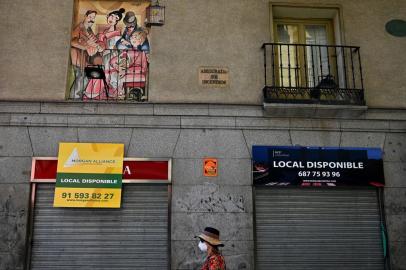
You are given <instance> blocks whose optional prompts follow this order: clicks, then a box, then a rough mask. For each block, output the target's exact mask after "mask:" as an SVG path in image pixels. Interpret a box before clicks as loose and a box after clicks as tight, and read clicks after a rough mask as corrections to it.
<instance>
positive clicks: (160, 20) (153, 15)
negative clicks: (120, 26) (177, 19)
mask: <svg viewBox="0 0 406 270" xmlns="http://www.w3.org/2000/svg"><path fill="white" fill-rule="evenodd" d="M145 24H146V25H147V26H151V25H164V24H165V7H164V6H160V5H159V1H156V3H155V4H153V5H150V6H149V7H147V18H146V22H145Z"/></svg>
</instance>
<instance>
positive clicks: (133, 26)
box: [116, 11, 138, 50]
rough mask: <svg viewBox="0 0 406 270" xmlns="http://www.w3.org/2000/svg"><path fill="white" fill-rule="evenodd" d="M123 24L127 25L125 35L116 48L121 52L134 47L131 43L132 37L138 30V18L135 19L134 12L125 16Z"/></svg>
mask: <svg viewBox="0 0 406 270" xmlns="http://www.w3.org/2000/svg"><path fill="white" fill-rule="evenodd" d="M123 22H124V24H125V29H124V32H123V35H122V36H121V38H120V39H119V40H118V41H117V43H116V47H117V49H119V50H122V49H131V47H132V46H131V43H130V36H131V34H132V33H133V32H134V31H135V30H137V28H138V25H137V17H135V14H134V12H132V11H129V12H127V13H126V14H125V17H124V19H123Z"/></svg>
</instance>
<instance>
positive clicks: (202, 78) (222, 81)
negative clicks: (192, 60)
mask: <svg viewBox="0 0 406 270" xmlns="http://www.w3.org/2000/svg"><path fill="white" fill-rule="evenodd" d="M199 84H200V85H201V86H205V87H211V88H222V87H228V86H229V84H230V79H229V70H228V68H227V67H199Z"/></svg>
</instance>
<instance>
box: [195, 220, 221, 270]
mask: <svg viewBox="0 0 406 270" xmlns="http://www.w3.org/2000/svg"><path fill="white" fill-rule="evenodd" d="M196 237H198V238H199V239H200V242H199V249H200V250H201V251H202V252H207V258H206V260H205V262H204V264H203V266H202V268H201V270H226V263H225V260H224V257H223V255H221V253H220V251H219V249H218V248H219V247H224V245H223V243H221V241H220V232H219V231H218V230H217V229H214V228H211V227H206V228H205V229H204V231H203V233H201V234H199V235H198V236H196Z"/></svg>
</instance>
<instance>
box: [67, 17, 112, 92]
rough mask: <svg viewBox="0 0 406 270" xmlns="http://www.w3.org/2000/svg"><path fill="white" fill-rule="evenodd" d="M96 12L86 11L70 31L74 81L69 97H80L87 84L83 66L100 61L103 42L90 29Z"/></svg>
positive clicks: (99, 62)
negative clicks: (83, 16)
mask: <svg viewBox="0 0 406 270" xmlns="http://www.w3.org/2000/svg"><path fill="white" fill-rule="evenodd" d="M96 14H97V12H96V11H94V10H88V11H86V13H85V18H84V20H83V21H82V22H81V23H80V24H79V25H78V26H76V27H75V28H74V29H73V31H72V39H71V61H72V67H73V71H74V74H75V81H74V82H73V85H72V87H71V92H70V97H71V98H75V99H77V98H81V97H82V94H83V93H82V91H83V89H84V86H86V84H87V78H86V76H85V74H84V67H85V66H86V65H89V64H94V65H97V64H101V62H102V60H101V56H100V53H101V52H103V50H104V44H103V43H102V42H100V40H99V39H98V38H97V37H96V35H95V34H94V33H93V30H92V26H93V24H94V22H95V18H96Z"/></svg>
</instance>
